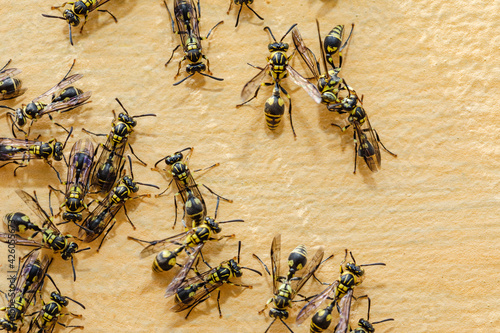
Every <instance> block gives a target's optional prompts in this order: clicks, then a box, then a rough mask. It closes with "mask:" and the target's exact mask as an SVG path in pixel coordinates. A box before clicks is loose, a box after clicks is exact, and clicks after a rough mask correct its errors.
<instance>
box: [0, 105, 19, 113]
mask: <svg viewBox="0 0 500 333" xmlns="http://www.w3.org/2000/svg"><path fill="white" fill-rule="evenodd" d="M0 108H4V109H9V110H12V111H16V109H13V108H11V107H10V106H7V105H0ZM6 114H9V115H12V113H10V112H7V113H6Z"/></svg>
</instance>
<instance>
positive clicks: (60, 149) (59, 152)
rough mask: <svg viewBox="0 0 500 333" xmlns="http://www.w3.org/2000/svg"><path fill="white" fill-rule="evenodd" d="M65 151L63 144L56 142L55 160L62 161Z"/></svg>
mask: <svg viewBox="0 0 500 333" xmlns="http://www.w3.org/2000/svg"><path fill="white" fill-rule="evenodd" d="M63 150H64V147H63V144H62V143H60V142H56V143H55V144H54V153H53V154H54V155H53V156H54V159H55V160H56V161H60V160H62V158H63Z"/></svg>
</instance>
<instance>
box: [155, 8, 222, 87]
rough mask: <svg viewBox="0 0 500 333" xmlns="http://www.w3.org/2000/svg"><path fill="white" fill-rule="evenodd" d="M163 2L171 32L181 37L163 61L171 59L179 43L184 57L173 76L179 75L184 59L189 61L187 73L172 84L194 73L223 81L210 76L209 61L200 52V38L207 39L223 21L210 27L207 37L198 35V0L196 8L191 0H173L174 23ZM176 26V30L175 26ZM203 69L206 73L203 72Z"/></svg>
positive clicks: (199, 14)
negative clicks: (170, 53) (167, 57)
mask: <svg viewBox="0 0 500 333" xmlns="http://www.w3.org/2000/svg"><path fill="white" fill-rule="evenodd" d="M163 3H164V4H165V8H167V11H168V15H169V16H170V22H171V23H172V31H173V33H174V34H178V35H179V36H180V37H181V44H180V45H177V46H176V47H175V49H174V50H173V51H172V55H171V56H170V59H168V61H167V62H166V63H165V66H167V65H168V64H169V63H170V60H172V57H173V56H174V52H175V51H176V50H177V49H178V48H179V47H180V46H181V45H182V49H183V50H184V57H182V59H181V61H179V68H178V69H177V74H176V75H175V77H177V76H179V73H180V70H181V65H182V62H183V61H184V60H188V61H189V64H188V65H187V66H186V72H187V73H188V74H189V75H188V76H187V77H185V78H184V79H182V80H180V81H179V82H176V83H174V86H176V85H179V84H181V83H182V82H184V81H185V80H187V79H189V78H190V77H191V76H193V75H194V74H196V73H199V74H201V75H203V76H206V77H209V78H211V79H214V80H217V81H223V80H224V79H221V78H218V77H215V76H212V72H211V71H210V61H209V60H208V58H207V57H206V56H205V55H204V54H203V53H202V47H201V41H202V39H207V38H208V37H209V36H210V34H211V33H212V31H213V30H214V29H215V28H216V27H217V26H218V25H219V24H221V23H224V21H220V22H219V23H217V24H216V25H215V26H214V27H213V28H212V29H210V31H209V32H208V34H207V37H200V29H199V24H200V17H201V9H200V1H199V0H198V5H197V7H198V9H197V8H196V6H195V5H194V3H193V1H192V0H174V15H175V23H174V19H173V18H172V14H171V13H170V9H168V6H167V2H166V1H165V0H164V1H163ZM176 26H177V30H176V28H175V27H176ZM202 59H205V60H206V62H207V64H206V65H205V64H204V63H203V62H202ZM205 71H206V72H207V73H208V74H205V73H204V72H205Z"/></svg>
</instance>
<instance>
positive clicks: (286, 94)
mask: <svg viewBox="0 0 500 333" xmlns="http://www.w3.org/2000/svg"><path fill="white" fill-rule="evenodd" d="M276 84H277V85H278V86H279V87H280V90H281V91H282V92H283V94H285V96H286V97H287V98H288V101H289V102H290V106H289V107H288V114H289V115H290V126H292V132H293V136H294V137H297V134H295V129H294V128H293V122H292V97H291V96H290V94H289V93H288V92H287V91H286V90H285V88H283V87H282V86H281V85H280V84H278V83H276Z"/></svg>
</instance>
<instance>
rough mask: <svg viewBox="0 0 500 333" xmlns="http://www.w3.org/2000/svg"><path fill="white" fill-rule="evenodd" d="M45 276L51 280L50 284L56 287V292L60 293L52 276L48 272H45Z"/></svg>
mask: <svg viewBox="0 0 500 333" xmlns="http://www.w3.org/2000/svg"><path fill="white" fill-rule="evenodd" d="M45 276H46V277H48V278H49V280H50V281H51V282H52V285H54V287H55V288H56V290H57V292H58V293H59V294H61V291H60V290H59V288H57V286H56V283H55V282H54V280H53V279H52V277H51V276H50V275H49V274H47V273H45Z"/></svg>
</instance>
